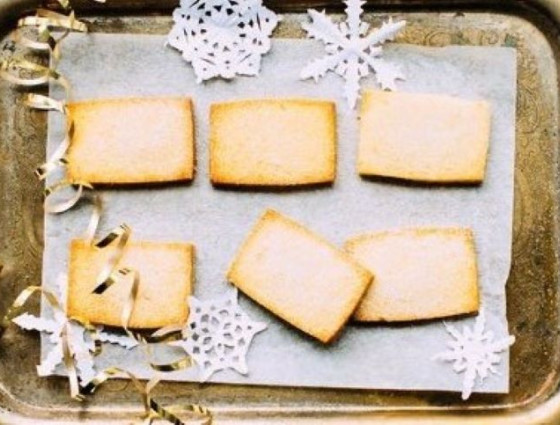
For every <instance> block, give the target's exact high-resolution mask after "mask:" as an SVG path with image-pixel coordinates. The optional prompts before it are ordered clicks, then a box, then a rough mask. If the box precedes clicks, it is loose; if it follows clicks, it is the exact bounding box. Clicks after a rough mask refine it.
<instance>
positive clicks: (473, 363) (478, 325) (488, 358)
mask: <svg viewBox="0 0 560 425" xmlns="http://www.w3.org/2000/svg"><path fill="white" fill-rule="evenodd" d="M485 324H486V319H485V317H484V311H483V310H482V309H481V310H480V313H479V315H478V317H477V318H476V322H475V324H474V327H473V329H471V328H470V327H468V326H464V327H463V332H462V333H461V332H459V331H458V330H457V329H455V328H454V327H453V326H451V325H449V324H447V323H445V322H444V325H445V329H446V330H447V332H448V333H449V334H450V335H451V336H452V337H453V338H454V339H453V340H452V341H450V342H448V343H447V346H448V347H449V350H447V351H445V352H443V353H439V354H437V355H436V356H435V357H434V360H443V361H446V362H453V370H454V371H455V372H457V373H465V376H464V377H463V391H462V394H461V396H462V398H463V400H467V399H468V398H469V397H470V395H471V393H472V391H473V388H474V386H475V380H476V377H477V376H478V377H479V379H480V384H482V383H483V382H484V379H486V378H487V377H488V374H489V372H490V373H493V374H498V371H497V370H496V368H495V366H497V365H498V364H499V363H500V361H501V357H500V356H499V353H501V352H503V351H505V350H506V349H507V348H508V347H509V346H510V345H512V344H513V343H514V342H515V337H514V336H513V335H508V336H506V337H504V338H501V339H499V340H497V341H495V340H494V334H493V332H492V331H485V330H484V327H485Z"/></svg>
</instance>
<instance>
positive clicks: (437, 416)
mask: <svg viewBox="0 0 560 425" xmlns="http://www.w3.org/2000/svg"><path fill="white" fill-rule="evenodd" d="M53 1H54V0H0V35H1V36H5V35H6V34H7V33H8V32H9V31H10V30H11V29H12V28H14V27H15V23H16V21H17V19H18V18H20V17H21V16H24V15H26V14H28V13H29V12H32V11H33V10H35V9H36V8H37V7H40V6H42V5H45V4H50V3H51V4H52V3H53ZM87 1H88V0H77V1H76V3H77V5H76V7H75V9H76V10H78V11H83V12H84V13H86V14H87V13H88V12H91V13H94V14H98V13H99V12H100V11H102V9H100V7H99V6H98V5H97V6H96V5H95V4H94V3H92V2H90V3H88V2H87ZM154 1H157V0H154ZM264 2H265V3H268V5H269V6H271V7H274V8H277V9H284V8H285V7H286V6H284V5H283V4H282V0H270V1H267V0H264ZM130 3H131V4H130V6H129V5H128V4H127V0H113V5H114V6H110V7H109V11H110V12H113V11H121V12H123V11H124V12H129V13H131V12H139V13H142V12H144V13H145V12H146V10H149V9H158V8H157V7H156V8H154V7H153V5H152V6H151V7H150V8H149V9H144V8H143V7H142V0H137V1H134V0H133V1H131V2H130ZM148 3H150V0H148ZM161 3H162V4H163V7H159V10H164V9H167V8H169V7H170V6H169V5H170V4H171V3H173V2H171V3H170V1H167V0H163V1H162V2H161ZM290 3H295V4H296V6H295V7H294V6H290ZM285 4H287V5H288V6H287V7H288V8H290V11H294V10H295V11H297V10H298V7H299V8H303V7H304V5H305V4H306V5H307V6H305V8H307V7H314V8H315V7H323V6H328V5H329V4H331V5H332V3H330V2H329V1H328V0H312V1H308V2H305V1H301V3H298V1H294V2H286V3H285ZM298 4H299V6H298ZM372 4H377V5H380V6H381V7H383V8H385V7H386V8H389V9H399V10H404V11H417V12H420V11H423V10H424V11H426V10H427V11H445V10H447V11H452V10H453V9H455V8H463V9H465V10H468V11H473V12H476V11H478V12H490V13H492V12H494V13H504V11H505V10H509V11H510V13H509V14H512V15H514V16H519V15H516V14H514V13H511V9H515V8H518V9H519V5H521V4H523V5H525V7H526V6H527V5H528V6H530V7H533V8H535V9H536V10H538V11H539V12H541V13H542V14H543V15H545V17H547V18H549V19H550V20H551V21H552V22H553V24H554V25H555V26H556V27H557V28H560V0H501V3H500V4H496V3H495V2H493V1H492V0H471V1H469V0H424V1H423V0H368V5H367V6H371V5H372ZM160 5H161V4H160ZM160 5H158V6H160ZM166 5H167V6H166ZM367 6H366V7H367ZM505 6H509V7H511V8H510V9H508V8H507V7H505ZM86 17H87V16H86ZM520 18H521V19H524V18H523V17H522V16H521V17H520ZM527 21H528V22H529V23H531V24H533V25H534V23H533V22H531V21H530V20H527ZM535 27H536V29H538V27H537V26H536V25H535ZM551 47H554V46H551ZM556 53H560V52H556ZM558 67H560V65H557V69H558ZM556 90H557V91H558V92H559V94H560V87H556ZM556 139H558V140H560V137H556ZM547 388H548V386H547ZM0 396H1V397H2V399H4V400H6V401H7V400H9V402H8V404H11V408H10V407H8V406H3V405H1V404H0V423H7V424H12V423H17V424H28V423H29V424H39V423H45V424H48V423H57V424H71V423H76V421H75V420H72V419H61V418H57V419H55V418H37V417H29V416H25V415H24V414H22V413H18V412H17V411H13V410H12V408H15V409H17V406H20V407H23V406H25V407H27V408H30V411H33V410H35V409H36V408H35V407H34V406H29V405H27V404H26V403H25V402H22V401H20V400H17V399H15V398H13V397H12V396H11V394H10V393H8V392H6V391H4V388H3V386H2V385H0ZM538 398H539V397H538V393H537V394H534V395H533V396H532V397H530V398H528V399H527V400H525V401H523V402H521V403H519V404H515V405H512V406H511V407H508V406H504V407H500V408H496V409H488V408H480V407H478V408H477V407H475V408H472V407H470V408H469V407H466V408H465V409H460V408H453V409H451V410H443V409H431V410H430V409H424V408H423V407H419V408H418V409H416V408H408V409H407V408H401V407H396V408H391V407H383V408H380V409H379V410H376V409H375V408H373V409H372V406H367V407H352V408H346V409H344V410H340V409H336V408H324V407H321V406H318V407H301V406H298V407H281V406H277V407H270V406H267V407H251V408H249V409H247V408H231V407H228V408H227V409H220V408H217V409H213V413H214V418H215V420H216V421H218V422H220V423H229V424H237V423H242V422H243V423H247V422H248V421H252V422H254V423H259V424H260V423H284V422H285V421H286V419H287V418H288V417H289V418H291V420H294V421H296V420H297V421H298V423H308V424H316V423H317V424H319V423H321V424H325V423H330V422H332V423H337V424H338V423H349V422H352V423H368V424H377V423H379V424H381V423H383V424H384V423H399V424H409V423H410V424H434V425H437V424H448V423H461V424H488V425H493V424H503V423H506V422H507V423H508V424H519V425H526V424H556V423H559V424H560V385H556V386H555V387H554V389H553V390H552V391H551V396H550V397H549V398H547V399H544V400H540V401H539V400H538ZM467 412H468V415H465V413H467ZM109 414H110V413H109ZM349 415H352V416H351V417H350V416H349ZM79 421H84V422H85V421H87V423H90V424H97V423H99V424H102V423H103V424H107V423H115V424H116V423H119V424H120V423H123V424H124V423H130V419H122V418H109V417H107V418H103V419H90V418H87V419H79Z"/></svg>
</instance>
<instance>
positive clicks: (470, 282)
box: [345, 228, 479, 322]
mask: <svg viewBox="0 0 560 425" xmlns="http://www.w3.org/2000/svg"><path fill="white" fill-rule="evenodd" d="M345 248H346V251H347V252H348V253H349V254H350V255H352V256H353V257H354V258H355V259H356V260H357V261H358V262H359V263H361V264H362V265H363V266H364V267H367V268H368V269H369V270H370V271H371V272H372V273H374V274H375V285H372V286H371V288H370V289H369V290H368V292H367V293H366V295H365V296H364V298H363V300H362V302H361V304H360V305H359V306H358V308H357V309H356V312H355V313H354V319H356V320H358V321H366V322H378V321H386V322H396V321H412V320H421V319H433V318H439V317H447V316H454V315H459V314H468V313H474V312H476V311H478V308H479V294H478V274H477V263H476V252H475V247H474V239H473V235H472V232H471V230H470V229H461V228H433V229H430V228H421V229H406V230H399V231H391V232H383V233H376V234H371V235H363V236H358V237H356V238H354V239H352V240H350V241H349V242H347V244H346V247H345Z"/></svg>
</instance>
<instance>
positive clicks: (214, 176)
mask: <svg viewBox="0 0 560 425" xmlns="http://www.w3.org/2000/svg"><path fill="white" fill-rule="evenodd" d="M335 175H336V107H335V104H334V103H333V102H328V101H322V100H305V99H274V100H267V99H263V100H244V101H235V102H227V103H218V104H214V105H212V106H211V109H210V176H211V180H212V183H214V184H216V185H241V186H242V185H246V186H295V185H311V184H323V183H332V182H333V181H334V179H335Z"/></svg>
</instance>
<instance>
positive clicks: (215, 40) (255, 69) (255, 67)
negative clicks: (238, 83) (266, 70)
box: [167, 0, 279, 83]
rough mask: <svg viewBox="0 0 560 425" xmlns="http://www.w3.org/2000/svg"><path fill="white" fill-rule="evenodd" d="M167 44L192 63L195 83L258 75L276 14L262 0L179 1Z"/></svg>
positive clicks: (274, 25)
mask: <svg viewBox="0 0 560 425" xmlns="http://www.w3.org/2000/svg"><path fill="white" fill-rule="evenodd" d="M173 21H174V22H175V24H174V25H173V28H172V29H171V32H170V33H169V35H168V38H167V42H168V44H169V45H170V46H172V47H174V48H176V49H177V50H179V51H181V52H182V53H183V58H184V59H185V60H186V61H187V62H189V63H191V64H192V66H193V69H194V72H195V74H196V77H197V82H198V83H200V82H202V81H204V80H209V79H211V78H215V77H223V78H226V79H230V78H233V77H235V75H258V73H259V70H260V66H261V56H262V55H264V54H265V53H267V52H268V51H269V50H270V35H271V34H272V31H273V30H274V28H276V25H277V24H278V21H279V18H278V16H277V15H276V14H275V13H274V12H272V11H271V10H269V9H267V8H266V7H264V6H263V5H262V0H181V4H180V6H179V7H178V8H177V9H175V11H174V12H173Z"/></svg>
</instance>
